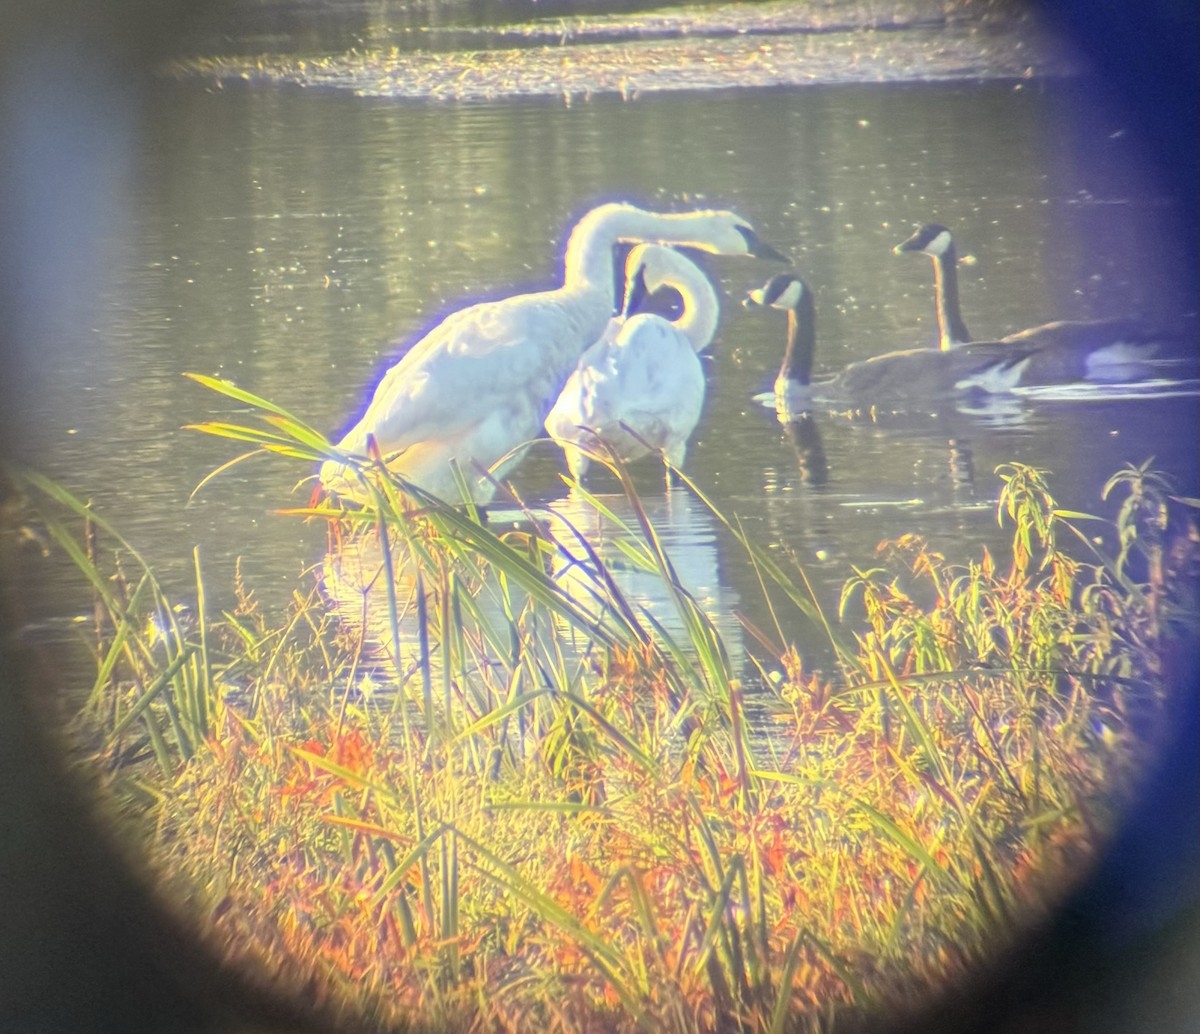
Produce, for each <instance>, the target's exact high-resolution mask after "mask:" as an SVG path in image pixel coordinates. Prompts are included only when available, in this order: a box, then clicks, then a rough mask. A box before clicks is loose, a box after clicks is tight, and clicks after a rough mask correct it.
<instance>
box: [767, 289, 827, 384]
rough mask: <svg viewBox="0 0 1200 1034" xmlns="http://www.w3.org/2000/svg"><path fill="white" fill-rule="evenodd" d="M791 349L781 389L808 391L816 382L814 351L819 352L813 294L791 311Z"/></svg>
mask: <svg viewBox="0 0 1200 1034" xmlns="http://www.w3.org/2000/svg"><path fill="white" fill-rule="evenodd" d="M787 318H788V323H787V347H786V348H785V349H784V352H783V365H782V366H781V367H780V368H779V377H778V379H777V381H776V385H777V386H780V385H782V386H787V385H789V384H792V385H799V386H800V387H802V388H807V387H808V386H809V384H811V383H812V364H813V352H814V351H815V350H816V345H817V333H816V315H815V311H814V308H813V300H812V295H811V294H810V293H809V292H808V291H805V292H804V294H803V295H802V296H801V297H800V301H799V302H798V303H797V304H796V305H795V306H794V307H793V308H790V309H788V314H787Z"/></svg>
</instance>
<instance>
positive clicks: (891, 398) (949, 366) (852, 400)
mask: <svg viewBox="0 0 1200 1034" xmlns="http://www.w3.org/2000/svg"><path fill="white" fill-rule="evenodd" d="M742 304H743V305H744V306H746V307H747V308H754V307H765V308H772V309H782V310H783V311H785V312H786V313H787V315H788V327H787V347H786V349H785V351H784V356H783V365H782V366H781V367H780V369H779V375H778V376H777V377H776V378H775V406H776V409H777V410H778V411H779V413H780V415H781V416H785V417H787V418H789V419H790V418H791V417H792V415H793V414H796V413H801V412H804V411H806V410H809V409H811V408H812V406H813V404H814V403H818V402H823V403H835V404H838V405H845V404H851V405H877V404H895V403H914V402H915V403H922V404H927V403H930V402H936V401H941V400H946V399H950V398H953V397H955V396H958V395H962V394H964V393H966V392H969V391H972V390H974V391H983V392H988V393H996V392H1003V391H1009V390H1011V389H1012V388H1013V387H1014V386H1015V385H1016V384H1017V383H1018V381H1019V379H1020V376H1021V372H1022V369H1023V366H1024V364H1025V362H1027V360H1028V358H1029V350H1027V349H1025V348H1023V347H1021V346H1019V345H1007V344H1001V343H999V342H995V341H992V342H982V343H978V344H970V345H963V346H962V347H959V348H955V349H953V350H950V351H942V350H940V349H937V348H909V349H904V350H901V351H895V352H885V353H883V354H882V355H876V356H872V357H871V358H870V359H865V360H862V361H860V362H854V363H850V365H849V366H846V367H844V368H843V369H841V370H839V371H838V372H837V373H834V374H831V375H827V376H825V377H821V378H817V379H814V378H813V377H812V365H813V355H814V353H815V351H816V314H815V311H814V307H813V297H812V291H811V290H810V289H809V287H808V285H807V284H806V283H805V282H804V281H803V280H801V279H800V277H798V276H794V275H792V274H790V273H780V274H779V275H777V276H774V277H772V278H771V279H770V280H768V281H767V282H766V283H765V284H764V285H763V286H762V287H760V288H757V289H755V290H753V291H750V292H749V293H748V294H747V295H746V298H745V299H744V300H743V302H742Z"/></svg>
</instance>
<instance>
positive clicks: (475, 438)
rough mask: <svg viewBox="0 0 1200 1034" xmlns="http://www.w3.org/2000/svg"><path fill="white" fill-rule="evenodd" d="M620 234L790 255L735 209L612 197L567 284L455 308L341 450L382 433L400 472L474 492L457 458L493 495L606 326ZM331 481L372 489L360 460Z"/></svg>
mask: <svg viewBox="0 0 1200 1034" xmlns="http://www.w3.org/2000/svg"><path fill="white" fill-rule="evenodd" d="M619 241H634V242H640V241H659V242H665V243H671V244H686V245H690V246H692V247H695V248H698V249H700V250H703V251H708V252H712V253H715V254H719V255H750V256H756V257H761V258H770V259H775V260H778V261H786V259H784V258H783V256H781V255H780V254H779V253H778V252H776V251H774V250H773V249H772V248H770V247H769V246H767V245H765V244H764V243H763V242H761V241H760V240H759V239H758V237H757V236H756V235H755V233H754V231H753V229H752V228H751V226H750V224H749V223H748V222H746V220H745V219H742V218H741V217H740V216H737V215H735V214H734V213H733V212H727V211H714V210H708V211H694V212H680V213H671V214H662V213H656V212H648V211H645V210H644V209H640V208H637V207H635V206H634V205H630V204H624V203H619V202H613V203H609V204H604V205H600V206H599V207H597V208H594V209H592V210H591V211H590V212H588V213H587V214H585V215H584V216H583V218H581V219H580V220H579V222H578V223H577V224H576V226H575V228H574V230H572V232H571V235H570V238H569V240H568V241H567V247H566V252H565V255H564V260H563V264H564V273H563V283H562V286H561V287H557V288H554V289H553V290H548V291H540V292H536V293H531V294H521V295H515V296H513V297H510V298H504V299H501V300H499V301H488V302H479V303H477V304H475V305H471V306H469V307H467V308H465V309H462V310H460V311H458V312H456V313H453V314H452V315H450V316H448V317H446V319H444V320H443V321H442V322H441V323H439V324H438V325H437V326H436V327H434V328H433V329H432V330H431V331H429V333H428V334H426V335H425V336H424V337H423V338H422V339H421V340H420V341H418V342H417V343H416V344H415V345H413V347H412V348H411V349H410V350H409V351H408V353H407V354H406V355H404V357H403V358H402V359H401V360H400V361H399V362H398V363H396V364H395V365H394V366H393V367H392V368H391V369H390V370H389V371H388V372H387V373H386V374H385V375H384V377H383V379H382V380H381V381H380V382H379V385H378V387H377V388H376V389H375V395H374V397H373V398H372V400H371V403H370V405H369V406H368V407H367V409H366V412H364V413H363V415H362V417H361V418H360V419H359V421H358V423H356V424H355V425H354V427H352V428H351V429H350V430H349V431H348V432H347V433H346V434H345V435H344V436H343V438H342V439H341V441H339V442H338V443H337V446H336V448H337V449H338V450H339V451H340V452H342V453H349V454H352V455H355V456H358V457H367V456H368V455H369V454H370V450H369V447H368V441H369V440H370V439H373V440H374V442H375V445H376V447H377V448H378V450H379V454H380V456H381V457H382V460H383V462H384V464H385V466H386V467H387V468H388V469H389V470H390V471H392V472H394V473H395V474H397V475H399V476H400V477H402V478H404V479H405V480H407V481H409V482H411V483H412V484H414V485H416V486H417V487H418V488H420V489H422V490H424V491H426V492H428V493H431V494H432V495H435V496H438V497H440V498H442V499H445V500H448V501H451V502H456V501H459V500H461V498H462V492H461V490H460V487H459V482H458V480H457V478H456V477H455V474H454V467H455V466H457V468H458V470H459V472H460V473H461V477H462V478H463V479H464V480H465V482H466V485H467V490H468V492H469V495H470V497H471V499H472V500H473V501H474V502H477V503H486V502H488V501H489V500H490V499H491V498H492V496H493V495H494V494H495V482H494V480H493V479H494V478H495V479H498V478H501V477H503V476H504V475H505V474H506V473H507V472H508V471H510V470H512V469H513V468H514V467H515V466H516V465H517V464H518V463H519V462H520V461H521V459H522V458H523V456H524V454H525V452H526V451H527V449H528V446H529V443H530V442H531V441H532V440H533V439H534V438H535V437H537V436H538V435H539V433H540V432H541V428H542V423H543V420H544V419H545V416H546V412H547V410H548V409H549V407H550V405H551V403H552V402H553V401H554V399H555V398H557V396H558V393H559V390H560V389H561V388H562V385H563V382H564V381H565V380H566V379H567V376H568V375H569V374H570V372H571V370H572V369H573V368H574V366H575V363H576V361H577V360H578V358H579V356H580V354H581V353H582V352H583V350H584V349H585V348H586V347H587V346H588V345H590V344H591V343H592V342H594V341H596V340H597V339H598V338H599V337H600V335H601V334H602V333H603V332H604V328H605V325H606V324H607V322H608V319H609V317H610V315H611V314H612V304H613V295H614V287H615V284H614V273H613V247H614V245H615V244H616V243H617V242H619ZM320 480H321V484H322V486H323V487H324V488H325V489H326V490H328V491H331V492H334V493H336V494H339V495H345V496H349V497H350V498H355V497H361V496H362V494H363V493H362V486H361V478H360V476H359V475H358V473H357V471H356V469H355V468H354V466H353V465H347V464H345V463H343V462H339V461H338V460H336V459H330V460H327V461H326V462H325V463H324V464H323V465H322V467H321V472H320Z"/></svg>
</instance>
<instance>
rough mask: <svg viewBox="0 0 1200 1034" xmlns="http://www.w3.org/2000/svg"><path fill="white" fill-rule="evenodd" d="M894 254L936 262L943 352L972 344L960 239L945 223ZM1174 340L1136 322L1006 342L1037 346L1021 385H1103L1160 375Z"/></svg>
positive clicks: (1061, 324) (1030, 332)
mask: <svg viewBox="0 0 1200 1034" xmlns="http://www.w3.org/2000/svg"><path fill="white" fill-rule="evenodd" d="M892 251H893V252H894V253H895V254H897V255H903V254H922V255H928V256H929V258H930V259H932V261H933V284H934V306H935V310H936V314H937V326H938V347H939V348H941V349H943V350H949V349H953V348H959V347H961V346H963V345H965V344H968V343H970V342H971V341H972V338H971V334H970V332H969V331H968V330H967V326H966V323H965V322H964V321H963V317H962V310H961V308H960V307H959V301H958V271H957V267H958V255H957V252H956V249H955V245H954V236H953V234H951V232H950V231H949V229H947V228H946V227H945V226H943V225H941V224H940V223H927V224H926V225H924V226H922V227H921V228H920V229H918V230H917V231H916V232H915V233H914V234H913V235H912V236H911V237H909V238H908V239H907V240H905V241H902V242H901V243H899V244H897V245H896V246H895V248H893V249H892ZM1173 336H1174V335H1172V334H1168V333H1165V332H1164V331H1162V330H1161V329H1158V328H1154V327H1148V326H1145V325H1143V324H1141V323H1139V322H1138V321H1136V320H1131V319H1102V320H1056V321H1054V322H1052V323H1044V324H1041V325H1040V326H1036V327H1029V328H1028V329H1026V330H1021V331H1018V332H1017V333H1015V334H1009V335H1007V336H1006V337H1003V338H1001V339H1000V340H1001V341H1002V342H1005V343H1009V344H1017V345H1023V346H1034V351H1033V352H1031V353H1030V357H1029V362H1028V363H1027V364H1026V366H1025V368H1024V370H1023V373H1022V380H1021V383H1022V384H1023V385H1030V384H1062V383H1067V382H1071V381H1081V380H1089V381H1095V382H1100V383H1106V382H1114V381H1122V380H1134V379H1138V378H1141V377H1146V376H1150V375H1153V374H1156V373H1157V372H1159V366H1160V365H1161V364H1157V363H1155V360H1156V359H1157V358H1158V356H1159V355H1160V354H1161V353H1162V352H1163V350H1164V347H1165V346H1168V345H1169V344H1170V343H1171V339H1172V337H1173Z"/></svg>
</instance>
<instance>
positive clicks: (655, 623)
mask: <svg viewBox="0 0 1200 1034" xmlns="http://www.w3.org/2000/svg"><path fill="white" fill-rule="evenodd" d="M639 506H640V508H641V514H644V516H645V518H646V519H647V520H648V521H649V522H650V524H651V526H652V527H653V529H654V534H655V540H656V541H651V540H648V539H647V537H646V535H645V533H644V532H643V530H642V526H641V523H640V519H641V518H640V515H639V513H638V511H636V510H635V508H634V506H633V504H631V502H630V500H629V499H628V497H626V496H625V495H620V494H608V493H602V494H598V495H596V496H593V497H591V498H588V497H587V496H585V495H583V494H581V493H578V492H572V493H570V494H568V495H566V496H564V497H562V498H559V499H552V500H550V501H549V502H547V503H545V504H544V505H542V506H535V507H531V508H530V509H528V510H524V511H521V510H501V509H493V510H491V511H489V513H488V524H489V527H491V528H492V529H493V530H495V531H496V532H497V533H500V534H503V533H505V532H510V531H517V532H521V531H526V532H528V531H533V530H535V528H534V525H536V526H537V530H538V532H539V534H540V535H542V536H543V537H544V538H546V539H547V540H548V541H550V542H551V543H553V544H555V546H556V549H555V551H554V554H553V559H552V560H551V562H550V565H549V570H548V573H549V575H550V577H551V578H552V579H553V581H554V582H555V583H556V584H557V586H558V587H559V588H560V589H561V590H562V591H563V593H564V594H565V595H566V596H568V597H570V598H571V599H572V600H574V601H575V602H576V603H577V604H578V605H579V607H580V608H581V609H582V610H583V612H584V613H586V614H589V615H591V616H592V618H593V620H594V622H595V626H596V628H605V629H608V630H609V631H612V630H613V622H614V618H613V612H614V611H616V610H626V611H627V612H628V613H629V614H631V615H632V617H633V619H634V621H635V622H636V623H637V624H638V625H639V626H640V627H642V628H643V629H646V630H647V631H649V630H651V629H655V628H657V629H659V630H661V631H662V632H665V633H666V634H667V635H669V636H671V637H672V638H673V639H674V640H675V641H676V642H677V643H678V644H679V645H680V646H681V647H682V648H683V649H684V652H685V653H686V652H688V650H689V647H688V643H689V625H688V620H687V615H686V613H685V611H684V610H681V600H680V599H679V598H678V597H677V596H676V594H675V592H674V590H673V589H672V586H671V582H670V581H668V580H667V578H666V577H664V574H663V573H662V571H661V570H660V569H659V567H658V565H657V562H656V559H655V556H656V553H657V551H658V549H661V554H662V557H663V558H664V561H665V563H666V565H667V571H668V572H669V577H670V579H673V581H674V583H675V585H677V586H678V587H679V589H681V590H682V591H683V592H684V593H686V594H687V595H688V596H690V597H691V599H692V600H693V601H694V602H695V604H696V606H697V607H698V608H699V609H700V611H702V612H703V613H704V614H705V615H707V617H708V619H709V620H710V621H711V622H712V623H713V625H714V626H715V628H716V630H717V632H718V633H719V634H720V635H721V638H722V639H723V641H724V644H725V647H726V650H727V652H728V658H729V662H730V665H731V671H732V672H733V673H734V674H735V675H736V674H738V673H739V672H740V671H741V668H742V665H743V662H744V659H745V658H744V653H743V650H742V646H741V635H740V632H741V630H740V627H739V626H738V623H737V620H736V618H735V617H734V614H735V612H736V610H737V609H738V604H739V600H738V596H737V594H736V593H735V592H734V591H732V590H731V589H730V588H729V587H728V586H727V585H726V584H725V580H724V579H723V578H722V575H721V569H720V563H719V559H718V534H717V522H716V520H715V518H714V517H713V516H712V514H711V513H710V512H709V510H708V508H707V507H705V506H704V505H703V504H702V503H700V502H699V501H697V500H696V499H695V498H694V497H693V496H692V495H691V493H690V492H688V491H687V490H686V489H684V488H682V487H680V486H675V487H672V488H670V489H668V490H667V491H666V492H665V493H664V492H658V493H647V494H646V495H645V496H644V497H643V498H641V499H640V500H639ZM405 556H406V553H405V548H404V547H403V546H402V545H397V544H395V543H393V544H392V546H391V556H389V557H385V556H384V551H383V550H382V549H381V548H380V540H379V537H378V536H377V535H376V534H375V533H374V532H373V531H370V532H365V533H361V534H355V535H348V536H346V537H344V538H339V539H337V541H336V542H333V543H332V544H331V547H330V549H329V550H328V551H327V553H326V555H325V559H324V562H323V564H322V567H321V585H322V590H323V593H324V596H325V598H326V600H327V602H328V603H329V605H330V607H331V608H332V609H334V610H335V611H336V612H337V614H338V616H339V619H340V622H341V624H342V626H343V629H344V631H345V632H347V633H348V634H349V635H350V636H351V637H352V638H353V639H354V640H355V641H359V642H361V643H362V644H363V655H362V656H363V659H364V663H366V664H367V665H368V666H382V669H383V670H386V672H387V677H388V678H395V679H399V680H400V681H401V682H403V681H404V680H406V679H409V678H411V677H413V676H414V675H416V674H417V672H418V670H419V669H420V667H421V665H422V663H423V655H422V650H423V649H424V648H425V647H423V645H422V642H421V623H422V620H423V619H422V617H421V607H420V604H419V601H418V592H419V591H420V590H421V589H422V588H424V589H425V591H426V592H427V593H428V581H425V582H422V581H421V580H420V576H419V575H418V573H417V568H416V566H414V565H413V564H411V563H408V562H407V561H406V560H405ZM597 561H598V562H599V564H600V565H602V566H603V574H602V573H601V572H600V570H599V569H598V567H597ZM389 570H392V571H393V572H394V582H393V585H394V589H393V590H391V591H389V588H388V580H387V579H388V572H389ZM425 577H426V578H428V575H426V576H425ZM463 584H464V586H465V587H466V591H468V592H470V593H471V594H472V596H473V597H474V599H475V601H476V603H477V605H478V614H477V615H476V614H473V613H472V612H471V610H470V608H466V609H463V608H462V607H461V606H459V607H458V608H457V611H458V614H459V620H460V623H461V624H460V631H463V630H464V629H465V631H466V633H467V634H468V637H471V636H472V634H473V633H474V632H475V631H477V630H478V629H479V628H481V627H484V628H486V626H487V625H489V624H490V625H492V626H494V627H496V628H507V627H508V626H510V625H511V623H512V615H514V614H519V613H520V612H521V610H522V609H523V608H524V607H525V605H526V604H527V603H528V596H527V595H526V594H525V593H523V592H521V591H519V590H514V589H513V588H512V586H511V585H508V584H505V585H501V584H500V582H499V581H498V580H497V579H496V577H495V575H494V574H491V573H489V574H488V575H486V576H485V577H483V578H482V579H480V580H478V581H476V582H464V583H463ZM427 599H428V597H427ZM460 602H461V601H460ZM393 608H394V612H393ZM435 620H436V616H435ZM544 631H545V630H544V629H539V631H538V632H536V633H535V634H540V633H541V632H544ZM395 633H398V635H397V634H395ZM553 634H554V635H555V636H556V637H557V638H558V640H559V646H560V647H561V649H562V650H563V651H564V653H565V655H566V656H568V657H569V658H572V659H573V660H575V661H579V660H583V659H585V658H586V656H587V655H588V654H589V652H590V650H591V649H592V648H593V646H594V643H595V642H596V639H595V637H594V636H587V635H583V634H581V632H580V631H579V630H578V629H575V628H572V627H570V626H568V625H567V624H565V623H559V622H556V623H555V624H554V629H553ZM487 638H488V637H487V636H486V635H484V636H480V637H479V641H480V642H483V641H485V640H486V639H487ZM548 645H549V644H548V643H547V642H546V641H543V642H542V643H541V646H542V647H543V648H546V647H547V646H548ZM429 649H430V653H429V660H430V662H431V664H432V665H433V667H434V669H435V670H440V663H441V660H440V657H439V655H438V651H439V647H438V645H437V644H436V643H434V644H433V645H432V647H430V648H429ZM495 659H496V658H493V660H495ZM476 660H477V662H478V663H486V660H485V657H484V654H483V653H480V654H479V656H478V657H477V658H476Z"/></svg>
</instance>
